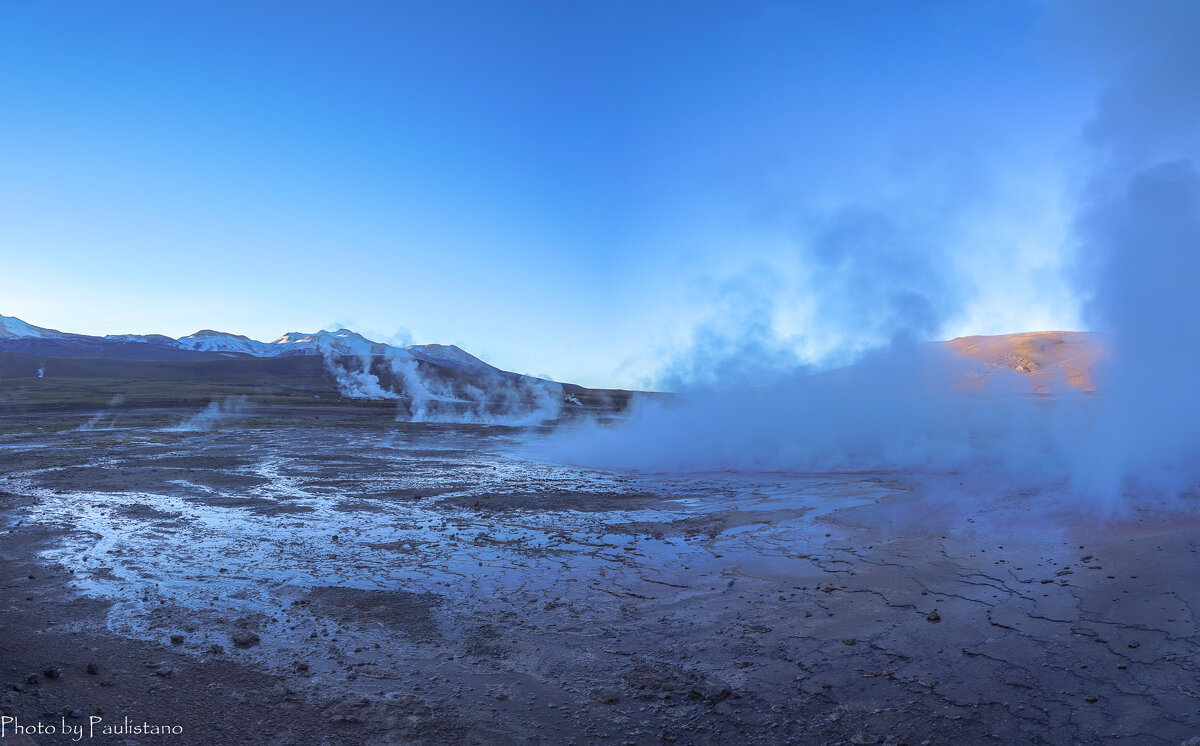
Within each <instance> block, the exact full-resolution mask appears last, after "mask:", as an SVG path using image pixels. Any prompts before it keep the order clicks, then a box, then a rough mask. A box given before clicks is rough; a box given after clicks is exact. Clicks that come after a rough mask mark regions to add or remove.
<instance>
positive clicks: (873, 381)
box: [547, 2, 1200, 510]
mask: <svg viewBox="0 0 1200 746" xmlns="http://www.w3.org/2000/svg"><path fill="white" fill-rule="evenodd" d="M1075 13H1076V14H1077V15H1080V16H1086V19H1087V22H1088V23H1090V24H1093V25H1095V26H1096V27H1097V28H1100V29H1101V30H1102V31H1103V33H1093V34H1091V35H1090V36H1089V38H1091V39H1093V40H1096V39H1098V40H1100V48H1099V49H1097V50H1095V51H1096V52H1097V56H1098V57H1101V58H1103V59H1102V64H1101V65H1100V67H1101V69H1102V70H1103V72H1104V73H1105V74H1106V75H1108V76H1109V80H1110V87H1109V90H1108V91H1107V92H1106V93H1105V95H1104V97H1103V99H1102V101H1101V103H1100V105H1099V107H1098V110H1097V114H1096V116H1095V118H1094V120H1093V121H1092V122H1091V123H1090V124H1089V125H1088V127H1087V129H1086V136H1087V143H1088V147H1089V152H1090V153H1091V154H1092V157H1093V160H1094V163H1095V165H1094V167H1093V168H1092V169H1091V177H1090V179H1089V180H1088V183H1087V187H1086V189H1085V190H1084V191H1083V193H1082V194H1081V196H1080V199H1079V206H1078V210H1077V219H1076V222H1075V226H1074V227H1075V238H1076V241H1077V254H1078V257H1079V261H1078V264H1079V267H1080V276H1081V279H1082V281H1083V287H1084V288H1085V289H1086V291H1087V292H1088V293H1089V294H1090V296H1091V299H1092V301H1091V305H1090V318H1091V320H1092V321H1091V323H1092V325H1093V328H1094V329H1096V330H1098V331H1105V332H1108V333H1110V334H1111V337H1112V340H1113V349H1112V352H1111V354H1110V355H1109V356H1108V358H1107V359H1108V360H1109V362H1108V363H1107V364H1106V365H1105V366H1104V367H1103V368H1101V369H1100V370H1098V371H1097V382H1098V386H1097V389H1098V393H1097V395H1096V396H1094V397H1093V396H1085V395H1081V394H1070V393H1067V394H1062V395H1059V396H1056V397H1035V396H1033V395H1031V394H1030V393H1029V392H1028V383H1027V382H1026V381H1025V380H1023V379H1022V378H1021V377H1020V376H1019V375H1018V374H1014V375H1013V376H1000V377H996V376H992V377H989V378H988V379H987V380H986V381H985V382H984V383H983V385H982V387H978V386H976V387H969V386H964V385H963V380H964V375H963V374H964V371H963V365H964V364H963V363H962V362H961V361H960V360H957V359H954V358H952V357H951V356H950V355H949V353H948V352H946V351H944V350H943V349H941V348H940V346H933V345H923V344H917V343H916V342H915V340H919V339H929V338H931V337H932V336H934V335H936V334H938V332H939V330H941V329H943V328H944V327H945V325H946V323H947V321H948V320H950V319H951V318H953V317H954V316H955V315H956V314H958V313H959V312H960V311H961V307H960V304H961V301H962V299H961V298H960V297H959V294H960V293H961V288H962V287H963V286H964V285H965V284H966V283H964V282H961V281H960V278H957V277H955V276H954V275H953V274H952V272H953V267H954V265H955V262H954V261H953V259H954V257H953V256H951V255H949V253H948V248H949V247H948V246H947V245H945V244H943V243H939V241H937V240H934V241H932V242H931V240H930V239H931V238H934V239H937V238H939V236H937V235H935V234H930V233H929V232H927V231H917V232H913V231H912V230H909V229H907V228H906V227H905V223H904V221H901V220H898V219H893V218H889V217H887V216H885V215H881V214H880V213H879V212H878V211H874V210H866V209H848V210H845V211H842V212H840V213H837V214H835V215H834V216H833V217H832V218H831V219H829V220H827V221H824V223H823V224H822V225H823V227H821V229H820V230H815V231H811V232H810V233H809V235H808V242H807V244H806V248H805V250H804V252H803V253H802V254H801V255H800V256H798V257H797V259H798V261H799V262H800V263H801V264H802V265H803V267H804V269H803V271H797V272H796V273H795V274H796V275H800V276H804V277H805V278H806V281H807V283H808V284H806V285H804V289H803V290H802V291H800V290H796V289H790V290H789V291H788V292H783V293H771V292H768V293H763V292H760V289H761V288H759V287H753V286H751V287H749V289H748V288H747V284H746V281H745V280H744V279H742V280H739V281H737V282H734V283H733V284H732V285H727V286H724V287H722V288H721V293H719V294H718V296H717V301H716V304H715V307H716V308H718V309H719V313H718V314H717V315H716V317H715V320H714V321H713V322H712V323H710V324H707V325H704V326H702V327H700V328H699V329H698V330H697V333H696V335H695V338H694V339H693V344H692V346H691V348H690V350H689V352H688V354H687V355H685V356H683V357H681V358H679V359H676V360H674V361H672V362H671V363H670V364H669V365H668V366H667V368H666V370H665V371H664V379H663V380H664V381H665V382H667V383H669V384H672V385H673V386H674V387H675V388H676V389H677V390H682V392H683V393H682V394H681V395H680V396H678V397H675V398H671V399H663V398H660V399H646V398H643V399H641V400H639V401H638V403H637V404H636V405H635V407H634V410H633V411H632V413H631V415H630V416H629V418H628V419H627V420H626V421H625V422H623V423H621V424H619V425H617V426H615V427H602V426H599V425H586V426H584V427H582V428H579V429H575V430H572V431H570V432H566V433H564V434H563V435H562V437H560V438H557V439H555V440H553V441H551V442H549V443H548V444H547V447H548V448H550V450H551V451H552V455H554V456H557V457H558V458H561V459H565V460H569V461H572V462H575V463H582V464H587V465H594V466H607V467H623V468H633V469H641V470H647V471H674V470H740V469H755V470H789V471H795V470H802V471H803V470H813V471H826V470H868V469H870V470H874V469H890V470H895V469H900V470H904V469H934V470H952V471H958V470H963V471H968V470H969V471H971V472H972V473H980V472H982V473H994V474H996V475H998V476H1001V477H1003V479H1004V484H1008V485H1014V484H1018V483H1020V482H1022V481H1032V482H1036V483H1037V484H1038V485H1040V486H1042V487H1049V488H1052V489H1053V490H1054V491H1055V492H1056V493H1057V494H1061V495H1065V496H1070V497H1073V498H1078V499H1082V500H1083V501H1085V502H1086V504H1088V505H1102V506H1108V507H1109V508H1110V509H1113V510H1117V509H1120V508H1121V507H1123V506H1125V505H1127V504H1128V500H1129V499H1130V498H1131V497H1132V498H1133V499H1136V500H1138V501H1146V500H1174V499H1176V498H1178V497H1180V496H1183V495H1187V494H1189V493H1194V492H1195V491H1196V488H1197V485H1198V484H1200V392H1197V389H1196V386H1195V383H1194V379H1195V376H1196V371H1197V370H1198V369H1200V366H1198V365H1197V362H1198V361H1200V355H1198V353H1197V351H1198V350H1200V305H1198V304H1197V303H1196V301H1195V290H1194V287H1193V286H1194V283H1195V281H1196V278H1197V277H1200V172H1198V171H1197V169H1196V167H1195V165H1194V164H1193V159H1194V158H1195V157H1196V155H1197V154H1198V153H1200V87H1198V86H1197V85H1196V81H1197V80H1200V45H1197V44H1195V41H1194V40H1195V39H1196V38H1200V4H1195V3H1191V4H1188V3H1170V2H1151V3H1148V4H1144V5H1143V4H1132V3H1130V4H1115V3H1103V2H1101V3H1090V2H1089V3H1081V4H1079V5H1078V6H1077V7H1075ZM1076 20H1078V19H1076ZM940 238H941V239H943V240H948V239H949V238H951V236H949V235H948V234H943V235H941V236H940ZM964 247H965V249H964V250H966V251H970V244H969V243H967V244H964ZM802 296H803V297H805V298H807V299H808V302H809V303H810V304H813V307H815V308H816V310H817V313H816V314H815V317H816V318H815V321H814V323H815V324H816V325H817V326H820V325H821V324H822V323H825V324H830V325H834V326H835V327H836V328H837V329H838V330H839V332H841V333H843V336H846V335H845V334H844V333H845V332H847V331H850V332H853V334H852V335H850V338H849V339H848V341H846V342H845V343H843V344H841V345H840V346H839V347H837V348H836V349H830V350H827V351H826V352H825V354H824V355H823V358H824V360H825V361H827V362H828V363H832V364H844V363H846V362H849V361H853V360H856V359H857V364H856V365H854V366H853V367H850V368H843V369H840V370H825V371H824V372H821V373H818V374H815V375H811V374H810V371H808V370H806V369H803V368H801V367H800V366H799V365H798V363H797V360H799V359H801V358H802V356H800V355H798V354H797V351H798V350H802V349H804V348H805V345H806V343H807V342H808V340H807V339H806V336H805V335H804V334H802V333H793V334H790V335H788V334H782V333H781V331H780V325H779V324H778V323H776V322H775V321H774V319H775V318H776V316H777V315H778V311H779V309H778V308H777V306H778V305H779V304H780V303H792V302H795V299H796V298H798V297H802ZM1014 331H1024V330H1014ZM855 339H857V340H858V341H857V342H856V341H855ZM881 342H882V343H883V344H882V346H881V347H877V348H876V351H875V352H866V353H865V354H864V350H867V349H869V347H870V346H871V345H878V344H879V343H881ZM808 359H812V358H811V356H808Z"/></svg>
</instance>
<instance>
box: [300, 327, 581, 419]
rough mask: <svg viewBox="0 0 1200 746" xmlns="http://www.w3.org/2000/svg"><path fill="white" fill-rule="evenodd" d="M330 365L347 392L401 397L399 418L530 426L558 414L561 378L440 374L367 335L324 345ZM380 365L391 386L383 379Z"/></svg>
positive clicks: (483, 369)
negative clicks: (358, 338)
mask: <svg viewBox="0 0 1200 746" xmlns="http://www.w3.org/2000/svg"><path fill="white" fill-rule="evenodd" d="M323 354H324V359H325V365H326V367H327V368H328V369H329V371H330V373H331V374H332V375H333V376H334V378H335V380H336V381H337V386H338V390H339V391H340V392H341V394H342V396H345V397H348V398H353V399H376V400H388V399H392V400H396V401H397V420H400V421H405V422H443V423H473V424H487V425H509V426H518V427H519V426H530V425H539V424H542V423H543V422H547V421H550V420H554V419H555V418H557V417H558V416H559V414H560V412H561V409H562V402H563V389H562V386H561V385H560V384H557V383H553V382H551V381H543V380H540V379H536V378H529V377H527V376H516V375H512V374H506V373H503V372H501V371H495V370H492V369H490V368H489V366H475V367H473V368H472V369H471V370H470V371H469V372H468V374H463V375H453V374H447V375H442V376H439V375H436V374H433V373H430V372H427V371H426V370H423V369H422V363H421V361H420V360H418V359H417V357H416V356H414V355H413V354H412V353H411V352H410V351H408V350H406V349H404V348H400V347H393V346H391V345H380V344H376V343H371V342H368V341H366V340H362V341H358V340H349V339H345V338H342V339H339V343H338V346H337V348H330V347H327V348H325V349H324V350H323ZM374 365H379V366H381V368H382V369H383V370H386V371H387V372H388V373H390V374H391V375H390V379H391V382H392V383H391V386H394V387H395V388H394V389H393V388H391V387H389V385H388V384H385V383H384V382H383V381H381V380H380V373H379V371H380V368H376V372H372V366H374Z"/></svg>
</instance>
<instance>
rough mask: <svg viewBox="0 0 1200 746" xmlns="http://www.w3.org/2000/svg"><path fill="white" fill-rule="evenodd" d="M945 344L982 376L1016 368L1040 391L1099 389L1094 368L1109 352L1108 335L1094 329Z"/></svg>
mask: <svg viewBox="0 0 1200 746" xmlns="http://www.w3.org/2000/svg"><path fill="white" fill-rule="evenodd" d="M945 345H946V347H948V348H949V349H950V350H951V351H953V352H954V353H956V354H957V355H959V356H960V357H962V358H964V359H965V360H968V361H970V362H972V363H974V368H973V370H972V371H971V373H972V374H973V375H974V376H975V377H977V378H978V379H986V378H987V377H988V376H989V375H990V374H991V373H992V371H1016V372H1017V373H1021V374H1023V375H1025V376H1027V377H1028V379H1029V386H1030V390H1031V391H1033V392H1034V393H1039V394H1049V393H1060V392H1062V391H1063V390H1064V389H1074V390H1076V391H1088V392H1090V391H1095V389H1096V384H1095V380H1094V379H1093V370H1094V369H1095V367H1096V364H1097V363H1098V362H1099V361H1100V360H1102V359H1103V358H1104V356H1105V355H1106V354H1107V352H1108V342H1107V339H1106V338H1105V337H1104V335H1102V334H1096V333H1093V332H1056V331H1048V332H1023V333H1020V334H997V335H994V336H976V337H958V338H957V339H952V340H950V341H949V342H946V343H945Z"/></svg>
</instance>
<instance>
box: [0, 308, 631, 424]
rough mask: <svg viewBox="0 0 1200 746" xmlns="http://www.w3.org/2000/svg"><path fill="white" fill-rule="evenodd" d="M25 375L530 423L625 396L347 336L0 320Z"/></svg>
mask: <svg viewBox="0 0 1200 746" xmlns="http://www.w3.org/2000/svg"><path fill="white" fill-rule="evenodd" d="M28 379H39V380H44V383H43V384H39V385H38V386H35V387H34V388H33V389H29V390H24V391H25V393H23V394H22V397H28V396H30V395H32V394H31V393H30V392H31V391H32V392H33V393H35V394H37V395H38V396H42V395H45V396H50V395H51V392H52V390H51V389H50V388H48V386H50V385H51V384H52V382H55V381H59V382H61V381H64V380H73V381H75V382H77V383H72V384H70V385H71V386H72V387H73V388H71V389H70V391H73V392H77V393H79V395H80V396H83V394H86V393H87V392H91V391H92V389H93V387H96V386H99V387H101V388H104V389H105V390H112V391H118V392H119V393H120V394H121V395H122V396H124V397H126V400H127V401H128V402H129V403H130V405H132V403H134V402H139V401H142V402H145V401H155V402H158V403H160V404H161V403H163V402H170V401H183V400H184V399H186V397H189V396H195V395H197V394H196V392H197V391H203V392H205V394H204V395H207V394H208V392H210V391H211V387H212V386H221V387H225V389H224V390H226V391H229V390H231V389H230V388H229V387H233V388H237V387H243V388H240V389H237V390H238V391H240V392H243V393H246V394H249V395H252V396H254V397H256V398H257V399H259V400H266V399H270V398H271V397H275V398H276V399H279V398H280V397H283V398H288V397H292V398H293V400H294V397H297V396H300V397H302V399H303V400H308V401H310V402H320V403H321V404H322V405H324V404H326V403H328V402H332V401H338V400H345V399H382V400H393V401H396V402H397V406H398V407H400V409H401V411H402V416H404V413H407V415H406V416H407V417H411V418H412V419H414V420H421V421H440V422H480V423H493V424H511V423H526V424H536V423H538V422H541V421H544V420H547V419H554V418H557V417H560V416H572V415H571V412H570V411H568V410H573V411H575V412H583V411H593V412H611V411H614V410H615V409H619V408H622V407H624V406H625V404H626V403H627V402H628V401H629V398H630V394H629V393H628V392H624V391H609V390H590V389H585V388H583V387H580V386H576V385H573V384H569V383H568V384H559V383H555V382H552V381H545V380H542V379H539V378H535V377H531V376H525V375H521V374H519V373H511V372H508V371H504V370H500V369H499V368H496V367H495V366H492V365H488V364H487V363H485V362H484V361H482V360H480V359H479V358H477V357H475V356H473V355H471V354H469V353H467V352H465V351H464V350H462V349H460V348H458V347H456V346H454V345H440V344H426V345H408V346H405V347H400V346H392V345H388V344H384V343H382V342H375V341H373V340H370V339H367V338H366V337H364V336H362V335H361V334H358V333H356V332H353V331H350V330H349V329H338V330H336V331H326V330H321V331H319V332H313V333H310V334H309V333H301V332H289V333H287V334H284V335H283V336H281V337H279V338H278V339H276V340H274V341H272V342H260V341H258V340H254V339H250V338H249V337H245V336H242V335H240V334H230V333H228V332H220V331H215V330H212V329H202V330H200V331H198V332H196V333H194V334H189V335H187V336H185V337H181V338H179V339H172V338H171V337H167V336H163V335H160V334H147V335H142V334H110V335H108V336H105V337H97V336H89V335H85V334H66V333H63V332H59V331H56V330H53V329H44V328H42V327H37V326H33V325H32V324H28V323H26V322H24V321H22V320H20V319H16V318H13V317H11V316H0V380H5V381H20V380H28ZM16 385H18V386H24V385H26V384H23V383H22V384H16ZM197 386H199V387H200V388H199V389H197V388H196V387H197ZM96 390H99V389H96ZM39 392H40V393H39ZM80 392H81V393H80ZM89 395H90V394H89ZM64 396H65V395H64ZM74 396H75V394H71V395H70V396H67V397H66V398H67V399H68V400H69V401H73V399H72V397H74ZM155 397H158V398H155ZM84 398H85V399H86V397H84ZM12 401H15V402H18V403H19V402H21V401H26V399H22V398H21V397H18V398H16V399H12ZM80 401H83V400H82V399H81V400H80ZM2 403H3V397H2V396H0V404H2ZM11 403H12V402H11V401H10V404H11ZM75 404H79V402H75ZM79 405H80V406H83V405H82V404H79ZM56 406H58V405H56ZM61 406H73V405H72V404H69V403H61ZM2 408H3V407H2V406H0V409H2Z"/></svg>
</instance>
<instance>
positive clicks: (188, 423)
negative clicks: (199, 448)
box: [166, 396, 246, 433]
mask: <svg viewBox="0 0 1200 746" xmlns="http://www.w3.org/2000/svg"><path fill="white" fill-rule="evenodd" d="M245 409H246V397H245V396H229V397H226V398H225V399H224V400H223V401H220V402H215V401H214V402H209V404H208V406H207V407H205V408H204V409H202V410H200V411H199V412H198V413H196V414H194V415H192V416H191V417H189V418H187V419H186V420H184V421H183V422H181V423H179V424H178V425H176V426H175V427H169V428H166V430H167V432H175V433H180V432H186V433H206V432H211V431H213V430H217V429H220V428H221V426H222V425H224V424H225V423H226V422H229V421H231V420H237V419H239V418H241V417H242V416H243V415H244V413H245Z"/></svg>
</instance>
